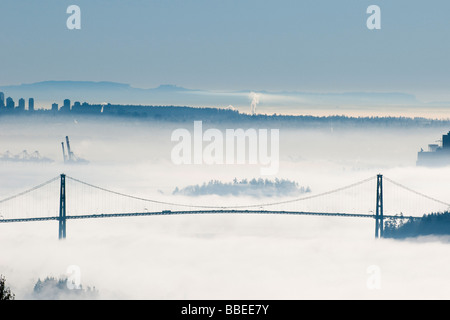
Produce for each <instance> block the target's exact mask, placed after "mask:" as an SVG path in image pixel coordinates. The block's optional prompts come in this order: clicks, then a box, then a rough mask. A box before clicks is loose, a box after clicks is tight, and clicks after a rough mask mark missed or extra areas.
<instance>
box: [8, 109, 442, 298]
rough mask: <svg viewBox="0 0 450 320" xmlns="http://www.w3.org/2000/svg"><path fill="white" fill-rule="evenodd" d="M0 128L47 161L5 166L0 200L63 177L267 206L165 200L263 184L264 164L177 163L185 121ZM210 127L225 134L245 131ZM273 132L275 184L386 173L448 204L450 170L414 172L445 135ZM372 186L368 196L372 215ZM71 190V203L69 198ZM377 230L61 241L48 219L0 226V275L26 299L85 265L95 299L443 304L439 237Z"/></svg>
mask: <svg viewBox="0 0 450 320" xmlns="http://www.w3.org/2000/svg"><path fill="white" fill-rule="evenodd" d="M0 125H1V128H2V131H1V133H0V151H1V152H5V151H6V150H9V151H10V152H12V153H19V152H21V151H22V150H28V151H30V152H32V151H34V150H38V151H39V152H40V154H42V155H44V156H46V157H49V158H51V159H53V160H54V162H53V163H2V165H1V167H0V170H1V176H2V178H3V179H2V181H3V182H2V184H1V185H0V195H1V197H0V198H2V199H4V198H6V197H8V196H10V195H13V194H16V193H18V192H20V191H23V190H25V189H27V188H30V187H32V186H35V185H37V184H39V183H42V182H44V181H47V180H49V179H51V178H53V177H56V176H58V175H59V174H61V173H65V174H67V175H68V176H71V177H74V178H77V179H80V180H83V181H86V182H89V183H92V184H95V185H99V186H102V187H105V188H109V189H112V190H116V191H118V192H123V193H127V194H131V195H136V196H140V197H145V198H155V199H163V200H174V201H175V202H177V203H184V202H189V203H194V204H201V203H205V202H213V203H214V204H220V203H225V204H230V203H236V204H248V203H255V202H256V203H258V202H259V201H261V202H270V201H272V200H273V199H270V200H267V199H264V198H261V199H254V198H251V197H242V196H240V197H238V198H237V197H235V198H233V197H230V196H226V197H220V196H211V197H209V196H202V197H199V198H192V197H185V196H174V195H172V192H173V190H174V189H175V188H176V187H179V188H183V187H186V186H188V185H195V184H202V183H204V182H208V181H209V180H211V179H217V180H220V181H224V182H229V181H232V180H233V179H234V178H237V179H245V178H246V179H252V178H259V177H260V170H259V169H260V168H259V165H175V164H173V163H172V161H171V149H172V148H173V146H174V143H173V142H171V140H170V138H171V133H172V132H173V130H175V129H177V128H186V129H188V130H193V122H177V123H173V122H172V123H167V122H160V121H159V122H158V121H142V120H139V119H134V118H127V119H120V118H117V119H113V120H111V119H108V121H106V120H105V119H98V118H90V117H59V118H51V117H50V118H45V117H44V118H39V119H35V118H33V117H17V118H15V117H9V118H8V117H4V118H0ZM208 126H209V127H217V128H219V129H220V130H222V129H226V128H240V127H243V128H248V126H249V124H246V123H242V124H241V123H234V124H228V123H223V124H220V123H219V124H218V123H210V124H208ZM274 126H276V125H274ZM279 129H280V166H279V172H278V174H277V175H276V177H278V178H280V179H290V180H294V181H297V182H298V183H299V184H300V185H307V186H310V188H311V191H312V194H315V193H321V192H326V191H329V190H332V189H336V188H339V187H342V186H345V185H349V184H351V183H354V182H356V181H360V180H362V179H366V178H368V177H371V176H374V175H376V174H379V173H381V174H383V175H385V176H386V177H389V178H391V179H393V180H395V181H398V182H401V183H402V184H404V185H406V186H408V187H410V188H411V189H413V190H417V191H420V192H423V193H425V194H427V195H430V196H432V197H435V198H437V199H441V200H443V201H446V200H447V199H448V193H447V191H446V186H447V184H448V182H447V181H448V177H449V175H450V168H440V169H429V168H420V167H416V166H415V161H416V159H417V152H418V151H419V150H420V148H425V147H426V146H427V144H429V143H433V142H434V141H436V140H438V139H440V138H441V136H442V134H444V133H446V132H447V131H448V130H446V129H444V128H442V127H415V126H411V127H399V126H392V127H390V126H386V127H379V126H373V127H371V126H368V127H359V128H352V129H350V128H348V127H347V128H346V127H345V126H317V127H314V126H311V127H293V126H291V127H287V126H282V127H280V128H279ZM65 136H69V137H70V141H71V147H72V149H73V152H74V153H75V154H76V155H77V156H80V157H82V158H84V159H87V160H89V164H86V165H67V164H64V162H63V158H62V151H61V142H62V141H63V140H64V138H65ZM264 178H275V176H274V177H264ZM375 186H376V185H375V184H373V185H369V186H367V190H366V191H367V192H368V196H367V199H368V200H367V201H369V202H370V201H372V200H370V199H373V201H372V203H369V207H370V206H372V207H373V208H372V209H373V210H374V209H375V200H374V197H375ZM56 190H57V189H56ZM67 192H68V194H69V196H68V202H69V203H68V205H69V207H70V205H71V204H70V189H68V191H67ZM350 196H351V195H349V197H350ZM389 196H390V194H389V193H388V190H386V194H385V199H386V203H387V204H388V203H389V201H391V203H392V201H393V202H396V201H395V199H394V200H393V199H391V200H389ZM395 196H398V194H395ZM364 197H365V196H364ZM405 197H406V198H405V199H406V200H402V201H401V202H402V203H405V206H406V207H405V212H404V214H407V213H408V211H407V210H408V209H409V208H408V199H410V198H408V197H407V196H405ZM280 199H283V198H280ZM349 199H350V198H349ZM57 200H58V194H56V201H57ZM349 201H350V200H349ZM358 201H359V200H357V201H355V203H356V202H358ZM365 202H366V201H364V203H365ZM347 203H348V202H347ZM305 205H306V204H305ZM321 205H331V206H332V205H333V203H331V204H323V203H322V204H321ZM343 205H345V203H344V204H343ZM364 205H365V206H367V204H362V206H364ZM430 205H431V204H430ZM57 206H58V203H56V204H55V208H57ZM409 206H410V207H411V205H409ZM414 206H415V205H414ZM412 209H414V208H412ZM433 209H436V210H437V209H438V208H433ZM443 209H446V208H442V209H441V210H443ZM355 210H356V209H355ZM424 213H425V212H424ZM56 214H57V212H56V213H55V215H56ZM68 214H70V213H68ZM374 228H375V226H374V221H373V220H372V219H356V218H338V217H308V216H290V215H232V214H231V215H212V214H210V215H180V216H150V217H134V218H116V219H94V220H79V221H75V220H69V221H68V223H67V239H65V240H64V241H58V239H57V235H58V224H57V222H56V221H49V222H30V223H17V224H0V230H1V232H0V238H1V241H0V243H1V245H0V246H1V251H2V257H1V260H0V267H1V270H2V272H4V274H5V276H6V277H7V279H8V283H9V284H10V285H11V287H12V290H13V291H14V292H15V293H16V295H17V298H27V297H30V293H31V291H32V289H33V286H34V283H35V282H36V281H37V279H38V278H41V279H42V278H45V277H46V276H55V277H58V276H60V275H64V274H66V270H67V268H68V267H69V266H71V265H77V266H79V267H80V270H81V281H82V283H83V285H84V286H95V287H96V288H97V289H98V290H99V294H100V298H119V299H120V298H126V299H127V298H137V299H210V298H213V299H278V298H281V299H302V298H367V299H372V298H375V299H378V298H379V299H383V298H388V299H392V298H412V299H415V298H419V299H421V298H425V299H428V298H444V299H445V298H448V296H449V294H450V293H449V291H448V289H447V287H448V284H449V282H450V278H449V276H448V272H447V267H446V266H447V263H448V261H446V259H447V258H446V257H448V256H449V254H448V253H449V251H450V249H449V244H448V238H446V237H423V238H418V239H412V240H406V241H394V240H387V239H378V240H375V239H374ZM374 265H375V266H378V267H379V270H380V272H381V274H380V276H381V278H380V280H381V288H379V289H373V288H372V289H370V288H369V287H370V286H369V287H368V285H367V282H368V280H369V279H370V276H371V274H370V273H368V268H369V267H371V266H374Z"/></svg>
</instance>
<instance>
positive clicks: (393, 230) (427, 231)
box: [384, 211, 450, 239]
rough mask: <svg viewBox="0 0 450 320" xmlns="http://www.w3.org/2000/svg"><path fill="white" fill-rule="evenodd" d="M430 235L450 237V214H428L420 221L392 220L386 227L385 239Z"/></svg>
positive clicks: (387, 222)
mask: <svg viewBox="0 0 450 320" xmlns="http://www.w3.org/2000/svg"><path fill="white" fill-rule="evenodd" d="M430 235H436V236H442V235H450V212H448V211H446V212H443V213H431V214H426V215H424V216H423V217H422V218H421V219H420V220H412V219H410V220H407V221H403V220H401V219H398V220H395V219H391V220H388V221H386V222H385V226H384V237H385V238H393V239H405V238H412V237H419V236H430Z"/></svg>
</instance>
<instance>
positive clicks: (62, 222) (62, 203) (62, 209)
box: [59, 174, 66, 240]
mask: <svg viewBox="0 0 450 320" xmlns="http://www.w3.org/2000/svg"><path fill="white" fill-rule="evenodd" d="M65 238H66V175H65V174H62V175H61V188H60V193H59V239H60V240H61V239H65Z"/></svg>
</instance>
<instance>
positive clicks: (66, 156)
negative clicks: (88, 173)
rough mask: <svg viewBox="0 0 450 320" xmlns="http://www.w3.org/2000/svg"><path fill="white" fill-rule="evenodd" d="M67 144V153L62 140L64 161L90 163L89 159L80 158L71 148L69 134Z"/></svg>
mask: <svg viewBox="0 0 450 320" xmlns="http://www.w3.org/2000/svg"><path fill="white" fill-rule="evenodd" d="M66 144H67V154H66V151H65V148H64V142H61V145H62V151H63V159H64V163H88V161H87V160H85V159H82V158H78V157H77V156H75V154H74V153H73V152H72V150H71V149H70V142H69V137H68V136H66Z"/></svg>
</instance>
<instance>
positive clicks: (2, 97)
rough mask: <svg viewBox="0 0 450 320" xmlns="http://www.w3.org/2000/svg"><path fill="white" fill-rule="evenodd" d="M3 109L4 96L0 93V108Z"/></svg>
mask: <svg viewBox="0 0 450 320" xmlns="http://www.w3.org/2000/svg"><path fill="white" fill-rule="evenodd" d="M4 107H5V94H4V93H3V92H0V108H4Z"/></svg>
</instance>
